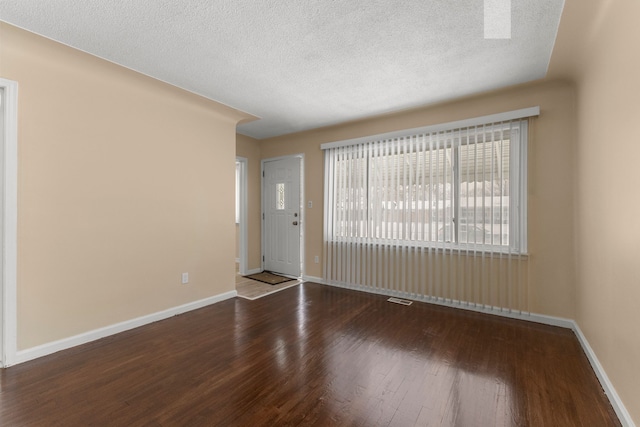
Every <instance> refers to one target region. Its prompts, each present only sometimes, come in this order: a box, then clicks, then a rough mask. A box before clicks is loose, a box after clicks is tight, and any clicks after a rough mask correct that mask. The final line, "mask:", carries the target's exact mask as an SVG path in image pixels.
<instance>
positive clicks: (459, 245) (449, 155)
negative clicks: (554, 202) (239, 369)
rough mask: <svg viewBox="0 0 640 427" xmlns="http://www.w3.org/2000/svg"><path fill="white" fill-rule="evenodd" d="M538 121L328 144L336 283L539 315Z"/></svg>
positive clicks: (328, 234)
mask: <svg viewBox="0 0 640 427" xmlns="http://www.w3.org/2000/svg"><path fill="white" fill-rule="evenodd" d="M536 114H539V108H538V107H534V108H531V109H525V110H518V111H515V112H510V113H504V114H499V115H492V116H484V117H481V118H476V119H470V120H464V121H458V122H451V123H447V124H443V125H437V126H429V127H425V128H419V129H410V130H406V131H403V132H394V133H391V134H384V135H377V136H375V137H368V138H359V139H357V140H349V141H341V142H336V143H330V144H324V145H323V146H322V148H323V149H324V150H325V203H324V207H325V212H324V246H325V265H324V267H325V269H324V276H325V277H324V278H325V280H326V281H327V282H329V283H333V284H339V285H347V286H355V287H363V288H365V289H366V288H373V290H375V291H377V292H380V291H382V292H390V293H399V294H405V295H406V296H411V295H419V296H424V297H427V298H433V299H435V300H445V301H457V302H459V303H461V304H467V305H473V306H480V307H482V308H483V309H486V308H487V307H489V308H491V309H493V308H496V307H498V308H500V309H508V310H516V311H527V310H528V303H527V294H528V291H527V282H528V273H527V270H528V259H527V257H526V256H523V255H526V253H527V221H526V214H527V197H526V196H527V156H526V154H527V136H528V119H527V117H531V116H532V115H536ZM514 117H515V118H514ZM496 119H498V121H484V120H496Z"/></svg>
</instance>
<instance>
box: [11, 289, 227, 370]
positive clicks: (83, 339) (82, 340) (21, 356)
mask: <svg viewBox="0 0 640 427" xmlns="http://www.w3.org/2000/svg"><path fill="white" fill-rule="evenodd" d="M235 296H237V292H236V291H229V292H225V293H223V294H220V295H215V296H212V297H209V298H205V299H202V300H199V301H193V302H190V303H187V304H183V305H179V306H177V307H172V308H169V309H167V310H163V311H158V312H156V313H152V314H148V315H146V316H141V317H137V318H135V319H131V320H126V321H124V322H120V323H116V324H115V325H110V326H105V327H103V328H99V329H94V330H93V331H89V332H84V333H82V334H79V335H75V336H72V337H69V338H63V339H61V340H58V341H54V342H50V343H47V344H42V345H39V346H36V347H32V348H28V349H26V350H20V351H18V352H17V353H16V357H15V359H14V363H12V365H16V364H18V363H23V362H27V361H29V360H33V359H37V358H38V357H42V356H47V355H49V354H53V353H56V352H58V351H61V350H66V349H68V348H71V347H75V346H78V345H82V344H86V343H88V342H91V341H95V340H99V339H101V338H105V337H108V336H110V335H115V334H118V333H120V332H124V331H128V330H129V329H134V328H137V327H140V326H144V325H147V324H149V323H153V322H157V321H159V320H163V319H167V318H169V317H173V316H176V315H178V314H182V313H186V312H188V311H192V310H197V309H199V308H202V307H206V306H208V305H211V304H215V303H217V302H220V301H224V300H226V299H229V298H234V297H235Z"/></svg>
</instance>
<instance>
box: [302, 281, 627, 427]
mask: <svg viewBox="0 0 640 427" xmlns="http://www.w3.org/2000/svg"><path fill="white" fill-rule="evenodd" d="M305 281H309V282H315V283H321V284H324V285H328V286H335V287H338V288H345V289H352V290H356V291H361V292H368V293H372V294H378V295H385V296H394V297H400V298H404V299H409V300H414V301H420V302H426V303H429V304H437V305H443V306H446V307H452V308H461V309H464V310H471V311H476V312H480V313H486V314H493V315H496V316H502V317H508V318H511V319H518V320H526V321H529V322H535V323H542V324H545V325H550V326H558V327H561V328H566V329H571V330H572V331H573V332H574V333H575V334H576V336H577V338H578V342H579V343H580V345H581V346H582V350H583V351H584V352H585V354H586V355H587V359H589V363H591V367H592V368H593V371H594V372H595V374H596V377H597V378H598V380H599V381H600V385H601V386H602V388H603V389H604V392H605V394H606V395H607V397H608V398H609V402H610V403H611V406H613V410H614V411H615V412H616V415H617V416H618V418H619V419H620V422H621V423H622V425H623V426H625V427H635V424H634V422H633V420H632V419H631V415H630V414H629V412H628V411H627V408H626V407H625V406H624V403H622V400H621V399H620V396H618V393H617V392H616V390H615V388H614V387H613V384H612V383H611V381H610V380H609V377H608V376H607V373H606V372H605V370H604V368H603V367H602V365H601V364H600V362H599V361H598V357H597V356H596V354H595V352H594V351H593V349H592V348H591V346H590V345H589V342H588V341H587V338H586V337H585V336H584V334H583V333H582V331H581V330H580V327H579V326H578V324H577V323H576V322H575V320H571V319H565V318H562V317H554V316H546V315H544V314H536V313H521V312H515V311H507V310H501V309H499V308H496V307H483V306H478V305H474V304H469V303H465V302H461V301H456V300H445V299H443V298H432V297H428V296H425V295H418V294H411V293H408V292H400V291H393V290H388V289H376V288H370V287H367V286H357V285H348V284H342V283H326V282H325V281H324V280H323V279H321V278H316V277H305Z"/></svg>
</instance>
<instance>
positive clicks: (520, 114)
mask: <svg viewBox="0 0 640 427" xmlns="http://www.w3.org/2000/svg"><path fill="white" fill-rule="evenodd" d="M539 114H540V107H531V108H525V109H521V110H515V111H511V112H506V113H500V114H493V115H488V116H482V117H477V118H473V119H467V120H460V121H455V122H448V123H444V124H438V125H432V126H426V127H421V128H414V129H408V130H403V131H397V132H390V133H385V134H377V135H372V136H369V137H363V138H356V139H350V140H344V141H337V142H332V143H326V144H322V145H321V148H322V149H323V150H327V149H330V148H340V147H348V146H352V145H357V144H360V143H366V142H374V141H381V140H392V139H399V138H405V137H408V136H412V135H419V134H427V133H435V132H442V131H452V130H456V129H460V128H464V127H471V126H474V127H475V126H481V125H484V124H487V123H496V122H501V121H512V120H518V119H524V118H528V117H534V116H538V115H539ZM528 134H529V131H528V122H527V121H525V120H522V121H521V123H520V124H519V125H518V138H517V141H512V150H513V151H512V153H511V156H510V162H511V165H510V170H511V171H517V175H516V176H512V177H511V180H512V181H513V182H514V183H515V185H514V186H513V187H512V194H511V196H510V197H511V200H513V202H514V207H515V209H510V211H509V215H510V218H509V227H510V235H512V236H514V239H513V240H512V241H511V242H510V244H509V245H504V246H503V245H491V244H466V245H465V244H458V243H456V242H446V243H443V242H431V241H429V242H425V241H411V240H404V239H376V238H371V237H368V238H361V239H359V243H361V244H363V245H382V246H402V247H407V248H425V249H427V250H435V251H456V252H458V251H459V252H465V253H474V252H482V253H488V254H496V255H498V256H499V255H501V254H511V255H518V256H523V257H527V256H528V239H527V235H528V227H527V209H528V204H527V199H528V191H527V190H528V183H527V176H528V169H527V163H528V162H527V153H528ZM514 142H515V143H514ZM329 182H330V177H328V176H325V191H327V189H328V188H329ZM325 197H326V196H325ZM326 209H329V206H328V204H327V203H326V202H325V217H327V218H328V217H329V216H331V215H329V213H328V212H326ZM514 230H515V232H514ZM324 234H325V237H324V238H325V241H328V242H334V243H339V242H341V241H346V240H349V239H343V238H340V237H334V236H333V235H329V233H327V230H325V233H324Z"/></svg>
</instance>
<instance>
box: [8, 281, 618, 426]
mask: <svg viewBox="0 0 640 427" xmlns="http://www.w3.org/2000/svg"><path fill="white" fill-rule="evenodd" d="M0 378H1V384H0V385H1V389H0V390H1V391H0V425H2V426H27V425H28V426H32V425H34V426H56V425H64V426H81V425H97V426H142V425H144V426H198V425H202V426H260V425H265V426H284V425H291V426H298V425H317V426H330V425H336V426H387V425H393V426H413V425H419V426H441V425H442V426H454V425H455V426H556V427H557V426H578V425H584V426H609V425H619V422H618V421H617V418H616V417H615V414H614V412H613V409H612V408H611V406H610V405H609V403H608V401H607V399H606V398H605V395H604V393H603V391H602V389H601V387H600V385H599V383H598V381H597V379H596V377H595V375H594V373H593V371H592V369H591V367H590V366H589V363H588V361H587V358H586V356H585V355H584V353H583V351H582V349H581V348H580V346H579V344H578V342H577V340H576V338H575V337H574V335H573V333H572V332H571V331H569V330H567V329H562V328H556V327H550V326H544V325H539V324H535V323H528V322H523V321H517V320H511V319H504V318H500V317H496V316H491V315H484V314H479V313H472V312H468V311H464V310H456V309H451V308H445V307H439V306H434V305H429V304H424V303H413V304H412V305H411V306H402V305H398V304H393V303H390V302H387V301H386V298H385V297H382V296H378V295H371V294H366V293H361V292H355V291H349V290H343V289H337V288H331V287H328V286H323V285H318V284H314V283H304V284H301V285H300V286H295V287H292V288H289V289H285V290H283V291H281V292H277V293H275V294H272V295H269V296H266V297H264V298H260V299H258V300H255V301H249V300H246V299H242V298H235V299H231V300H226V301H224V302H221V303H218V304H215V305H212V306H209V307H206V308H203V309H200V310H197V311H193V312H190V313H187V314H184V315H180V316H177V317H174V318H171V319H168V320H164V321H161V322H157V323H154V324H151V325H148V326H144V327H141V328H138V329H134V330H131V331H128V332H125V333H121V334H118V335H115V336H112V337H108V338H105V339H102V340H100V341H96V342H93V343H90V344H87V345H83V346H81V347H76V348H73V349H70V350H66V351H64V352H60V353H57V354H54V355H51V356H48V357H44V358H41V359H38V360H34V361H31V362H28V363H24V364H21V365H18V366H14V367H11V368H8V369H5V370H2V373H1V377H0Z"/></svg>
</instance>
